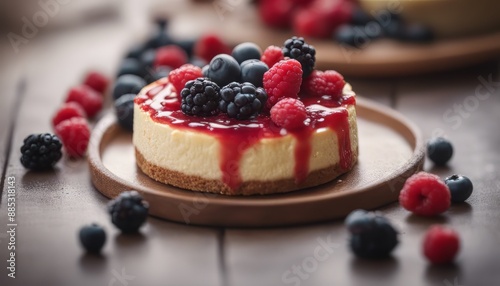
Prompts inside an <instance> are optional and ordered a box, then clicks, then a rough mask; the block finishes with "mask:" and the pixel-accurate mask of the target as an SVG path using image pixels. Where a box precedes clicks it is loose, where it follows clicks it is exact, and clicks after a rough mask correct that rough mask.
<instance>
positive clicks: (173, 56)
mask: <svg viewBox="0 0 500 286" xmlns="http://www.w3.org/2000/svg"><path fill="white" fill-rule="evenodd" d="M187 62H188V56H187V54H186V52H185V51H184V50H183V49H181V48H180V47H178V46H175V45H169V46H165V47H161V48H159V49H158V50H157V51H156V58H155V61H154V67H155V68H158V67H160V66H168V67H171V68H173V69H176V68H179V67H180V66H182V65H183V64H185V63H187Z"/></svg>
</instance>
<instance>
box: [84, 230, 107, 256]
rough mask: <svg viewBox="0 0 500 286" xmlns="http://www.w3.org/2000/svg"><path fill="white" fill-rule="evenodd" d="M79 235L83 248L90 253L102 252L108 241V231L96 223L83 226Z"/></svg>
mask: <svg viewBox="0 0 500 286" xmlns="http://www.w3.org/2000/svg"><path fill="white" fill-rule="evenodd" d="M79 237H80V243H81V244H82V246H83V248H85V250H86V251H87V252H90V253H99V252H101V249H102V247H103V246H104V243H106V232H105V231H104V229H103V228H102V227H101V226H99V225H97V224H95V223H93V224H91V225H86V226H84V227H82V228H81V229H80V232H79Z"/></svg>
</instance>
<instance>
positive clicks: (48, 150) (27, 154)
mask: <svg viewBox="0 0 500 286" xmlns="http://www.w3.org/2000/svg"><path fill="white" fill-rule="evenodd" d="M61 147H62V145H61V141H60V140H59V138H58V137H57V136H55V135H52V134H50V133H45V134H32V135H30V136H28V137H26V138H25V139H24V142H23V146H22V147H21V154H22V156H21V164H23V166H24V167H25V168H27V169H30V170H48V169H50V168H52V167H53V166H54V165H55V164H56V163H57V161H59V159H61V157H62V153H61Z"/></svg>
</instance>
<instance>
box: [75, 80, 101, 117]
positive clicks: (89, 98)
mask: <svg viewBox="0 0 500 286" xmlns="http://www.w3.org/2000/svg"><path fill="white" fill-rule="evenodd" d="M66 102H75V103H77V104H79V105H80V106H81V107H82V108H83V110H85V114H87V116H88V117H89V118H92V117H94V116H95V115H96V114H97V113H99V111H101V109H102V105H103V97H102V96H101V95H100V94H99V93H97V92H96V91H95V90H93V89H92V88H90V87H88V86H86V85H79V86H75V87H73V88H71V89H70V90H69V92H68V96H67V98H66Z"/></svg>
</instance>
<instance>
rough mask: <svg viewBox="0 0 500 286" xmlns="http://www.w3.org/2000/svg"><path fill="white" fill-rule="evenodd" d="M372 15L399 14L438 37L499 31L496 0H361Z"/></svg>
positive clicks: (498, 7)
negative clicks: (382, 11) (382, 13)
mask: <svg viewBox="0 0 500 286" xmlns="http://www.w3.org/2000/svg"><path fill="white" fill-rule="evenodd" d="M359 3H360V5H361V7H362V8H363V9H364V10H365V11H366V12H368V13H370V14H372V13H375V12H377V11H380V10H388V11H393V12H395V13H400V14H401V16H402V17H403V19H404V20H406V21H408V22H410V23H420V24H424V25H427V26H429V27H431V28H432V29H433V30H434V32H435V33H436V35H437V36H438V37H455V36H468V35H475V34H481V33H487V32H492V31H496V30H500V17H499V16H498V11H499V10H500V1H497V0H359Z"/></svg>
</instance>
